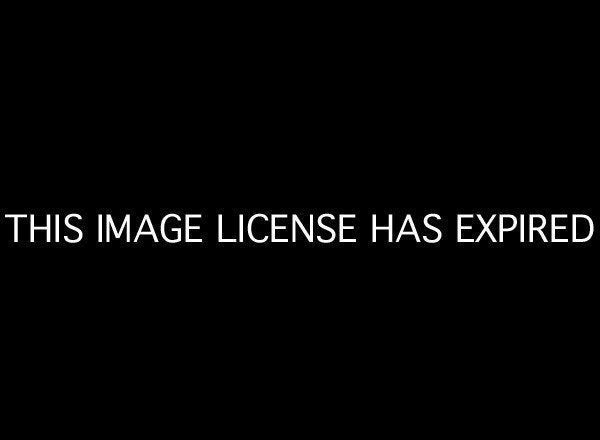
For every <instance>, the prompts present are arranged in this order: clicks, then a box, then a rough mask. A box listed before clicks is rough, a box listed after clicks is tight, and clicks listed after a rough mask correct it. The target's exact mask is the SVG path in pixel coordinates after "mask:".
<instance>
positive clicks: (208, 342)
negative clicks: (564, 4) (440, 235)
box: [1, 9, 598, 432]
mask: <svg viewBox="0 0 600 440" xmlns="http://www.w3.org/2000/svg"><path fill="white" fill-rule="evenodd" d="M52 12H57V11H52ZM153 12H157V11H153ZM163 12H164V11H163ZM247 12H248V14H247V13H246V12H240V11H239V10H237V9H236V11H233V10H232V11H228V12H227V13H225V14H224V15H223V14H221V15H216V14H215V13H214V12H212V11H211V12H207V11H204V12H195V13H193V14H190V15H188V14H186V13H184V12H183V11H180V12H177V13H175V15H173V16H171V15H170V14H169V15H167V14H166V13H165V15H164V16H163V14H162V12H161V14H159V15H160V18H156V16H155V15H152V17H150V16H147V15H146V13H145V12H144V13H141V12H140V11H137V12H136V13H133V14H127V15H126V14H125V13H124V12H122V13H119V14H114V16H112V15H111V16H110V17H107V18H102V19H100V18H99V17H100V15H97V14H100V12H97V13H96V12H95V13H94V14H92V15H85V19H83V18H82V16H78V18H77V19H75V18H74V19H66V22H65V23H63V22H62V21H57V20H50V19H48V16H46V17H45V16H44V14H43V13H41V14H40V16H36V17H35V19H34V18H33V15H36V14H34V13H33V12H32V11H30V12H28V14H26V15H25V16H23V17H24V19H25V20H24V21H19V23H18V24H16V25H15V26H14V29H10V30H8V31H7V39H6V44H5V52H4V55H3V66H4V67H3V70H4V72H3V73H4V74H5V79H4V80H3V85H4V87H3V96H4V99H3V110H4V111H3V124H2V125H3V133H4V136H3V137H4V142H3V156H4V158H3V160H2V173H1V176H2V177H1V179H2V201H1V202H2V205H1V206H2V213H3V214H4V213H5V212H31V213H42V212H43V213H67V212H79V213H83V214H86V215H87V216H89V215H92V214H94V213H96V212H105V211H107V210H110V211H113V212H124V211H131V212H151V213H153V214H155V215H158V214H160V213H163V212H169V211H175V212H179V213H186V212H190V213H202V214H204V215H205V216H206V217H208V218H210V217H211V216H214V215H215V214H216V213H217V212H222V211H229V212H237V211H239V210H243V211H246V212H252V211H256V212H288V213H292V212H294V213H319V212H325V211H328V212H334V213H335V212H356V213H359V215H361V243H360V244H359V245H348V246H342V245H338V246H331V247H326V248H323V247H321V248H317V247H291V246H285V245H283V246H275V245H273V246H268V247H262V248H252V247H244V248H234V249H232V248H227V249H225V248H218V247H216V246H214V245H210V244H207V245H206V246H199V247H175V248H164V247H158V248H154V247H152V246H138V247H129V248H128V247H126V246H124V247H117V248H115V247H111V248H102V247H98V246H95V245H94V244H93V243H88V244H83V245H81V246H76V247H63V246H54V247H53V246H39V247H35V248H31V247H27V246H23V247H20V246H10V245H9V243H8V242H7V240H4V242H3V245H2V254H3V257H5V258H3V263H2V264H3V270H2V273H3V278H4V282H3V284H4V285H5V286H6V287H5V288H3V289H2V291H3V295H2V301H3V303H4V304H3V307H2V311H3V314H4V315H5V319H3V324H4V327H5V331H4V338H3V339H4V341H5V347H6V348H5V355H6V356H5V358H6V362H5V365H7V366H8V367H9V370H10V373H9V374H8V375H7V376H6V382H7V384H8V385H9V386H10V388H11V389H13V388H14V389H15V393H14V394H11V396H14V397H11V404H10V408H11V412H12V413H13V414H15V415H20V416H23V414H31V410H32V409H34V408H35V409H38V410H40V411H39V412H40V413H41V414H45V415H46V417H47V418H45V419H44V420H47V421H46V422H44V423H49V424H52V425H57V426H63V423H67V424H71V423H73V420H74V419H77V420H78V421H83V422H88V423H86V425H87V426H88V427H89V426H99V427H107V426H109V425H112V422H113V421H123V420H128V421H131V420H133V421H134V425H136V426H138V427H148V426H150V427H152V428H153V429H158V426H157V425H160V426H163V427H165V428H166V429H167V430H168V431H171V430H174V429H176V428H180V427H181V426H183V425H184V424H183V422H184V421H191V422H192V423H193V424H201V426H198V427H200V428H202V427H203V426H204V425H203V423H205V420H207V419H208V420H210V421H212V422H213V423H214V422H216V423H217V424H218V425H219V426H221V427H222V429H225V430H230V429H239V428H242V429H251V428H255V427H256V428H261V429H266V428H269V429H273V428H274V427H275V426H276V425H278V424H279V423H281V422H283V423H282V424H283V426H284V427H285V428H286V429H287V430H286V431H282V432H288V431H290V430H291V431H295V430H298V429H306V430H308V432H314V431H313V430H312V429H313V428H312V427H313V426H315V422H317V423H318V422H323V421H328V422H330V423H329V426H330V428H329V429H331V430H332V431H331V432H337V430H340V429H344V428H350V429H357V430H358V429H359V428H363V429H365V430H366V431H365V432H372V431H373V430H375V429H383V428H384V427H386V426H387V425H388V424H389V423H391V424H392V426H395V427H396V428H399V427H400V428H401V427H403V426H407V427H408V425H404V424H403V423H405V422H401V421H402V420H407V419H408V420H410V421H412V422H413V423H416V424H418V425H420V426H421V427H422V428H423V429H426V430H431V429H440V428H441V429H455V428H460V429H465V428H467V427H469V428H471V429H473V428H474V427H475V425H477V424H478V423H481V422H483V425H484V426H485V427H486V428H487V429H488V430H490V429H491V430H497V429H507V430H509V432H512V431H510V430H511V429H512V428H511V427H512V426H514V423H515V422H522V421H525V420H528V421H532V420H533V421H534V423H532V424H531V426H532V428H533V429H540V427H548V426H551V427H553V428H556V429H557V428H558V426H557V425H559V424H560V425H561V426H563V427H566V428H568V429H573V424H572V423H573V419H572V418H571V416H572V415H573V414H576V415H577V417H578V418H579V420H580V421H581V420H583V419H584V418H585V417H586V414H588V411H589V409H586V408H587V405H586V403H585V402H586V396H589V395H590V394H591V393H592V390H593V389H595V388H594V385H593V381H592V375H591V372H592V371H593V369H594V366H595V365H596V364H595V363H594V362H592V359H593V356H592V355H593V348H594V347H593V341H594V339H595V338H596V336H597V327H598V326H597V322H596V320H595V314H596V310H597V304H596V301H595V299H594V297H593V295H594V293H595V290H597V289H596V287H595V284H594V283H593V281H595V279H594V269H595V266H596V262H597V253H596V247H597V238H595V239H594V242H593V243H590V244H587V245H560V244H559V245H552V246H544V245H541V246H522V245H521V246H518V245H515V244H508V245H506V246H486V245H482V246H460V245H458V244H456V243H455V242H454V241H455V240H454V238H455V236H454V225H453V218H454V216H455V215H456V214H457V213H460V212H477V213H487V214H490V213H512V214H518V213H530V212H531V213H545V214H549V213H585V214H588V215H592V216H593V217H594V218H595V220H596V221H597V212H598V211H597V208H596V207H595V205H596V203H595V200H596V199H595V195H594V193H593V188H594V187H595V186H596V184H595V180H596V179H595V178H594V177H595V174H594V161H593V159H592V154H593V152H592V147H593V146H594V145H596V144H597V135H596V133H595V130H594V128H595V121H596V118H597V108H596V107H595V102H596V101H597V85H596V84H595V82H594V81H593V78H595V77H597V69H596V68H595V66H594V65H593V54H594V52H593V49H594V47H593V46H592V44H591V43H592V40H591V39H589V38H590V36H589V35H588V33H591V32H592V29H591V28H589V27H588V26H587V25H586V24H585V23H584V22H583V21H582V19H581V18H580V17H575V18H569V17H567V16H566V15H565V16H563V17H561V19H560V20H559V21H556V19H553V20H550V19H549V18H543V17H542V16H541V15H540V14H539V13H536V14H532V15H527V17H526V18H524V17H525V13H524V11H521V13H520V14H516V15H514V16H513V15H510V14H509V16H506V15H504V14H500V11H496V12H494V13H487V12H483V11H481V13H480V15H477V13H476V12H475V11H469V14H466V11H445V12H441V11H427V12H425V13H420V14H416V13H414V12H412V11H404V12H397V11H395V12H393V13H392V12H385V11H380V12H376V13H374V14H371V13H369V14H367V13H366V11H353V12H354V14H351V15H347V14H346V13H344V14H338V13H332V14H328V15H327V17H326V18H325V14H324V11H321V13H319V14H308V16H307V15H306V14H303V13H301V11H295V12H293V13H284V12H283V11H281V12H280V13H276V12H275V11H272V10H270V11H269V13H268V14H267V13H266V12H265V11H262V12H261V11H255V10H253V11H247ZM305 12H306V11H305ZM338 12H339V11H338ZM446 12H448V13H449V12H453V13H454V15H446ZM538 12H539V11H538ZM69 13H70V14H73V13H74V12H73V11H70V12H69ZM250 13H253V14H251V15H249V14H250ZM75 14H76V13H75ZM278 14H280V15H278ZM470 14H474V15H470ZM184 16H185V18H184ZM69 17H70V15H69ZM102 17H104V15H102ZM257 17H259V18H260V19H259V18H257ZM517 17H518V18H517ZM63 18H65V16H64V15H63ZM375 212H376V213H380V214H387V213H395V214H405V213H413V214H423V213H428V212H438V213H440V214H441V215H443V217H444V219H445V220H446V221H447V225H448V227H447V228H445V229H444V233H445V238H444V241H443V243H441V244H440V245H438V246H420V247H417V246H413V245H411V244H410V243H407V244H406V245H401V246H394V247H377V248H376V247H374V246H371V245H369V244H368V238H369V234H368V229H367V228H366V225H368V223H364V221H365V220H368V218H369V215H370V214H371V213H375ZM363 229H366V232H365V231H363ZM3 233H5V231H3ZM4 237H6V235H4ZM54 411H56V412H58V413H61V414H63V416H62V417H54V416H52V414H53V412H54ZM36 413H38V412H36ZM40 417H41V416H40ZM173 417H174V418H173ZM40 420H41V419H40ZM92 423H93V424H92ZM578 425H579V423H578ZM48 426H50V425H48ZM133 429H139V428H135V427H134V428H133Z"/></svg>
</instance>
